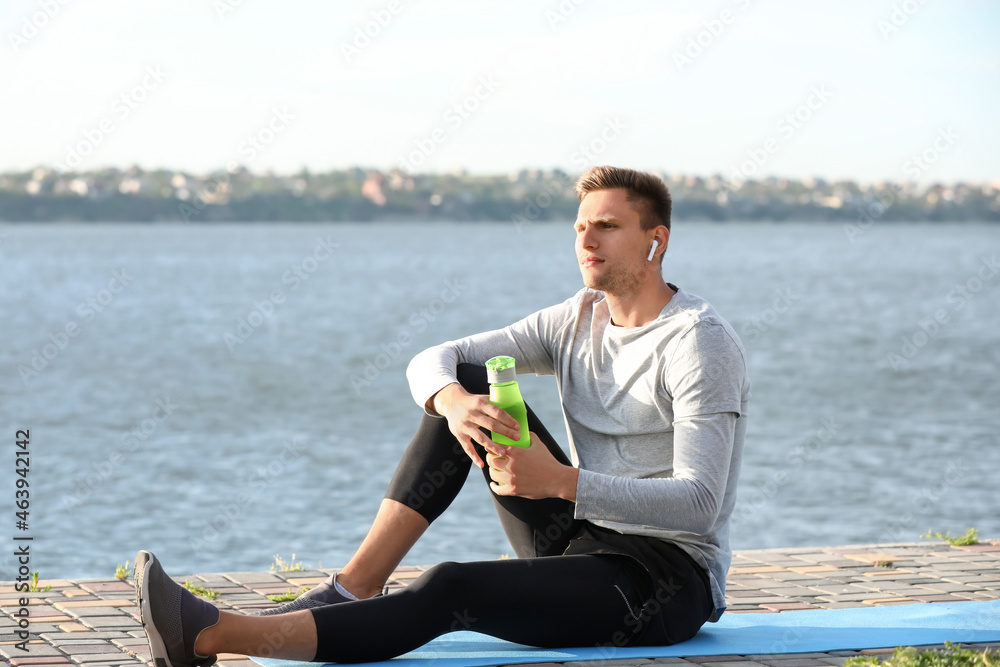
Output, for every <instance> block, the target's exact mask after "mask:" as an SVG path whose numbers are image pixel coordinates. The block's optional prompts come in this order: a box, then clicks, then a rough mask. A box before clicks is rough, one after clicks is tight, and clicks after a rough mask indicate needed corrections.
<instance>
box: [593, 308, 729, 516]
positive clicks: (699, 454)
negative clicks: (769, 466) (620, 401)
mask: <svg viewBox="0 0 1000 667" xmlns="http://www.w3.org/2000/svg"><path fill="white" fill-rule="evenodd" d="M662 383H663V387H664V393H663V397H664V400H669V401H671V405H672V409H673V442H672V446H671V451H672V457H673V460H672V464H673V469H672V473H671V474H670V476H669V477H662V478H644V479H634V478H629V477H619V476H613V475H608V474H603V473H598V472H594V471H588V470H581V472H580V478H579V482H578V483H577V508H576V515H577V517H578V518H582V519H596V520H606V521H618V522H622V523H629V524H637V525H642V526H651V527H655V528H661V529H665V530H681V531H690V532H693V533H698V534H705V533H708V532H709V531H710V530H711V529H712V527H713V526H714V524H715V522H716V520H717V519H718V516H719V512H720V511H721V508H722V505H723V500H724V498H725V494H726V486H727V484H728V481H729V466H730V463H731V461H732V458H733V447H734V442H735V433H736V421H737V419H738V418H739V416H740V412H741V409H742V408H741V396H742V393H743V388H744V384H745V383H746V363H745V360H744V358H743V351H742V347H741V346H740V345H739V344H738V343H737V341H736V340H734V339H733V337H732V336H731V335H730V333H729V331H728V330H727V329H726V327H724V326H722V325H721V324H715V323H710V322H699V323H698V324H696V325H695V326H694V327H692V329H691V330H690V331H689V332H687V333H686V334H685V335H684V336H683V337H682V338H681V340H680V341H679V345H678V346H677V348H676V349H675V351H674V353H673V354H672V355H671V359H670V360H669V361H668V363H667V364H666V366H665V369H664V374H663V377H662ZM668 446H669V445H668Z"/></svg>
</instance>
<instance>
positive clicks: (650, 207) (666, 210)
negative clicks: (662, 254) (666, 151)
mask: <svg viewBox="0 0 1000 667" xmlns="http://www.w3.org/2000/svg"><path fill="white" fill-rule="evenodd" d="M615 188H621V189H623V190H625V192H626V193H627V194H626V199H627V200H628V201H629V202H630V203H631V204H632V208H634V209H635V210H636V212H638V213H639V225H640V226H641V227H642V228H643V229H647V230H648V229H653V228H654V227H657V226H659V225H663V226H664V227H666V228H667V229H668V230H669V229H670V211H671V210H672V208H673V202H672V200H671V199H670V191H669V190H667V186H666V184H664V182H663V181H662V180H661V179H660V177H659V176H656V175H655V174H649V173H646V172H643V171H636V170H634V169H626V168H624V167H609V166H607V165H602V166H599V167H591V168H590V169H588V170H587V171H586V172H584V173H583V175H582V176H580V179H579V180H578V181H577V182H576V196H577V197H578V198H579V199H580V201H583V198H584V197H586V196H587V195H588V194H590V193H591V192H594V191H595V190H612V189H615Z"/></svg>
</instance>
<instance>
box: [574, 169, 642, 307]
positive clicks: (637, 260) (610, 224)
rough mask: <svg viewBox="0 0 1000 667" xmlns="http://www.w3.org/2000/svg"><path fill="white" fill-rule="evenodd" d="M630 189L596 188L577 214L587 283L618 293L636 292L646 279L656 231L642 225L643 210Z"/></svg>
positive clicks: (580, 256) (580, 255) (579, 249)
mask: <svg viewBox="0 0 1000 667" xmlns="http://www.w3.org/2000/svg"><path fill="white" fill-rule="evenodd" d="M625 195H626V192H625V190H622V189H620V188H616V189H614V190H596V191H594V192H591V193H590V194H588V195H587V196H586V197H584V198H583V201H582V202H580V210H579V213H578V214H577V217H576V259H577V261H578V262H579V263H580V272H581V273H582V274H583V284H584V285H586V286H587V287H589V288H591V289H595V290H600V291H602V292H605V293H608V294H614V295H616V296H628V295H630V294H634V293H635V292H636V291H637V290H638V289H639V287H640V286H641V285H642V283H643V280H645V272H646V257H647V255H648V254H649V247H650V244H651V243H652V240H651V239H652V234H651V233H650V232H646V231H643V229H642V228H641V227H640V225H639V213H638V212H637V211H636V210H635V209H633V208H632V205H631V204H630V203H629V202H628V201H626V199H625Z"/></svg>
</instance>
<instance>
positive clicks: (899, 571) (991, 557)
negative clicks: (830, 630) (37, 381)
mask: <svg viewBox="0 0 1000 667" xmlns="http://www.w3.org/2000/svg"><path fill="white" fill-rule="evenodd" d="M426 569H427V568H426V567H415V566H404V567H400V568H399V569H397V570H396V571H395V572H393V574H392V576H391V577H390V580H389V582H388V584H387V585H388V588H389V589H390V591H391V590H398V589H400V588H403V587H405V586H406V585H407V584H409V583H411V582H412V581H413V580H414V579H415V578H417V577H419V576H420V575H421V574H422V573H423V572H424V571H425V570H426ZM332 572H333V570H309V571H289V572H219V573H208V574H194V575H188V576H186V577H175V578H174V579H175V580H176V581H178V582H179V583H183V582H184V581H185V579H187V580H190V581H192V582H197V583H199V584H200V585H202V586H205V587H206V588H210V589H213V590H215V591H217V592H218V593H219V597H218V598H217V599H216V600H215V604H216V606H218V607H220V608H223V609H230V610H237V611H249V610H252V609H258V608H262V607H268V606H272V605H273V604H274V603H272V602H270V601H269V600H268V599H267V597H266V595H268V594H273V593H283V592H285V591H287V590H288V589H292V590H298V589H300V588H302V587H303V586H311V585H314V584H316V583H318V582H319V581H322V580H323V578H324V577H326V576H328V575H329V574H331V573H332ZM41 584H42V585H51V586H52V589H51V590H50V591H47V592H44V593H30V594H27V597H28V598H29V600H28V602H29V609H30V612H31V614H30V619H31V625H30V626H29V631H30V633H31V635H30V643H29V644H28V645H27V648H28V651H27V652H24V651H21V650H20V649H18V648H17V647H16V643H17V642H18V641H20V638H19V637H18V636H17V635H16V634H15V633H16V632H17V631H18V630H19V628H18V626H17V623H16V621H17V620H18V619H17V617H15V616H14V614H15V613H16V612H17V611H18V609H19V598H20V597H22V596H24V595H25V594H23V593H16V592H15V591H14V588H13V583H12V582H5V583H0V610H2V614H0V656H2V657H3V658H4V659H5V661H6V662H7V663H9V664H10V666H11V667H19V666H22V665H23V666H24V667H46V666H47V665H52V666H53V667H66V666H67V665H74V664H75V665H80V666H81V667H105V666H107V667H111V666H112V665H128V666H129V667H137V666H140V665H142V664H144V663H146V662H147V661H148V659H149V649H148V647H147V645H146V640H145V634H144V633H143V631H142V627H141V625H140V624H139V622H138V620H137V616H136V611H135V603H134V602H133V598H132V596H133V590H132V584H131V582H123V581H118V580H116V579H80V580H76V581H70V580H50V581H42V582H41ZM727 594H728V596H727V603H728V605H729V609H728V612H727V613H734V614H736V613H781V612H784V611H791V610H799V609H817V608H823V609H838V608H848V607H865V606H884V605H897V604H914V603H918V602H931V603H934V602H957V601H962V600H998V599H1000V540H990V541H985V540H984V543H983V544H980V545H973V546H968V547H953V546H951V545H949V544H946V543H943V542H937V543H934V542H920V543H904V544H882V545H850V546H835V547H807V548H802V547H797V548H788V549H760V550H748V551H739V552H736V553H734V554H733V562H732V568H731V569H730V574H729V577H728V589H727ZM967 646H969V647H974V648H977V649H981V650H984V649H986V648H988V647H989V648H992V649H993V650H998V649H1000V642H994V643H992V644H969V645H967ZM892 650H893V649H891V648H889V649H866V650H863V651H832V652H829V653H799V654H794V653H792V654H780V655H753V656H742V655H728V656H687V657H685V658H657V659H648V658H637V659H630V660H607V661H593V662H580V663H576V662H571V663H561V664H562V665H563V667H567V666H571V665H572V666H577V665H579V667H601V666H603V667H631V666H634V665H650V666H653V665H675V666H678V667H685V666H687V667H691V666H693V665H705V666H706V667H827V666H833V667H839V666H841V665H843V663H844V662H845V661H846V660H847V659H848V658H850V657H852V656H855V655H879V656H884V655H888V654H890V653H892ZM217 664H218V665H219V666H220V667H256V663H253V662H251V661H250V660H249V659H248V658H246V657H245V656H240V655H233V654H223V655H220V656H219V662H218V663H217ZM547 664H551V663H546V665H547ZM527 667H543V665H541V664H536V665H529V666H527Z"/></svg>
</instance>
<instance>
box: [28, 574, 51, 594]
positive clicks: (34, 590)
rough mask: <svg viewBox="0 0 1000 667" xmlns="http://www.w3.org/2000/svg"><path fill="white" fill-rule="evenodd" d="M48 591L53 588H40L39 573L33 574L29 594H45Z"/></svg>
mask: <svg viewBox="0 0 1000 667" xmlns="http://www.w3.org/2000/svg"><path fill="white" fill-rule="evenodd" d="M48 590H52V587H51V586H46V587H45V588H42V587H41V586H39V585H38V573H37V572H32V573H31V583H30V584H28V592H30V593H44V592H45V591H48Z"/></svg>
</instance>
